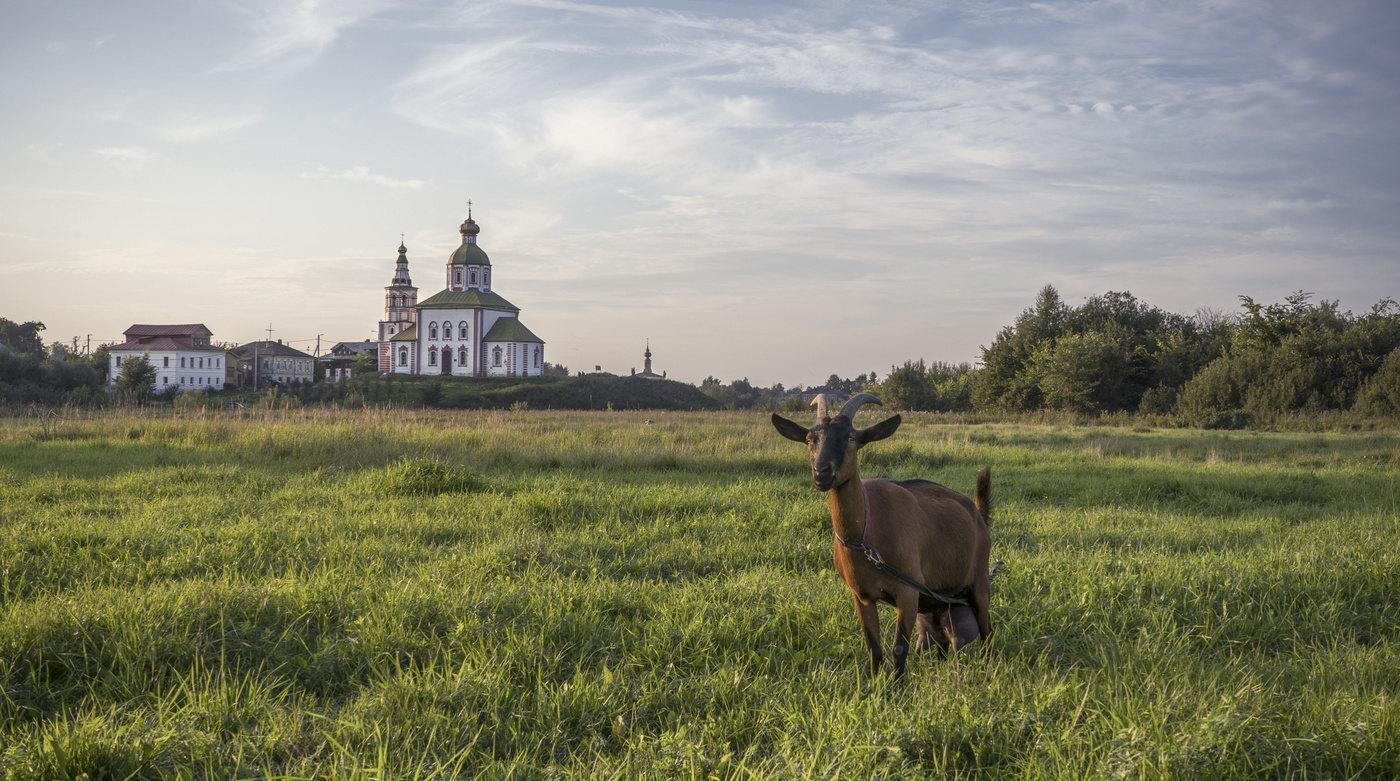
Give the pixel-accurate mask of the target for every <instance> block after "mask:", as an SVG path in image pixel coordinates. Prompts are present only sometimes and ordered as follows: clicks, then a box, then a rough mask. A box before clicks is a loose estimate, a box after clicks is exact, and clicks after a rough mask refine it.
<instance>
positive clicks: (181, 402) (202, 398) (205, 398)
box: [175, 390, 209, 410]
mask: <svg viewBox="0 0 1400 781" xmlns="http://www.w3.org/2000/svg"><path fill="white" fill-rule="evenodd" d="M207 406H209V394H207V393H205V392H204V391H202V390H191V391H185V392H184V393H181V394H180V395H178V396H176V397H175V409H183V410H192V409H204V408H205V407H207Z"/></svg>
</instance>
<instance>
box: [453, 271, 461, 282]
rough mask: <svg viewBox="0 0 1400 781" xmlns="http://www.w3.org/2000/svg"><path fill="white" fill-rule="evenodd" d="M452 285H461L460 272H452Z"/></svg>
mask: <svg viewBox="0 0 1400 781" xmlns="http://www.w3.org/2000/svg"><path fill="white" fill-rule="evenodd" d="M452 284H454V285H460V284H462V272H460V271H454V272H452Z"/></svg>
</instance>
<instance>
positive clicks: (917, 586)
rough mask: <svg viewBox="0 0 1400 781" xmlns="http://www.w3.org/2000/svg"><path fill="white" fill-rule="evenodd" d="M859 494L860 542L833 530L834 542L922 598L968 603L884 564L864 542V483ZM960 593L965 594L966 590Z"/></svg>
mask: <svg viewBox="0 0 1400 781" xmlns="http://www.w3.org/2000/svg"><path fill="white" fill-rule="evenodd" d="M860 492H861V493H862V494H864V495H865V531H864V532H862V533H861V535H860V542H851V541H850V540H848V539H845V538H844V537H842V536H841V535H840V534H839V533H837V532H836V530H835V529H834V528H833V529H832V533H833V534H836V541H837V542H839V543H841V544H842V545H844V546H846V547H847V548H850V549H851V550H853V551H859V552H861V553H864V554H865V557H866V558H867V559H870V563H871V564H874V565H875V568H876V569H878V570H880V571H881V572H883V573H885V574H886V575H889V576H890V577H892V578H894V579H895V580H897V581H899V582H901V583H903V584H904V585H906V586H909V587H910V588H912V589H914V590H915V591H917V592H918V593H919V594H921V595H922V596H925V597H928V598H930V599H936V600H938V601H939V602H942V603H944V604H945V605H966V604H967V603H968V602H967V599H965V598H963V597H961V596H952V597H950V596H947V595H945V594H940V593H938V592H937V591H934V590H932V589H930V588H929V587H928V586H925V585H924V584H922V583H920V582H919V581H917V580H914V579H913V578H911V577H909V576H908V575H906V574H904V573H903V572H900V571H899V569H898V568H896V567H895V566H893V565H891V564H888V563H886V562H885V557H884V556H881V555H880V552H879V551H877V550H875V548H874V547H872V546H870V545H868V544H866V542H865V541H866V540H867V539H869V538H870V492H869V491H867V490H865V483H861V484H860ZM960 593H966V590H964V591H963V592H960Z"/></svg>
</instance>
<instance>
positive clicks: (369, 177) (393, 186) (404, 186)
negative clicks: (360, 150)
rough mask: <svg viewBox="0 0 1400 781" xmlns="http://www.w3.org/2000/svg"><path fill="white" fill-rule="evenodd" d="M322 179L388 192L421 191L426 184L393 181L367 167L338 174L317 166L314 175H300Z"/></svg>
mask: <svg viewBox="0 0 1400 781" xmlns="http://www.w3.org/2000/svg"><path fill="white" fill-rule="evenodd" d="M322 177H326V178H330V179H342V180H344V181H347V182H365V183H367V184H374V185H378V186H380V187H387V188H389V189H390V190H418V189H421V188H422V187H423V185H425V184H428V182H427V181H425V180H422V179H394V178H391V177H388V176H385V175H383V174H376V173H372V172H371V171H370V170H369V167H368V166H363V165H357V166H355V167H354V168H351V169H349V170H346V171H341V172H340V173H331V172H330V169H329V168H326V167H325V166H318V167H317V170H316V172H315V173H303V174H301V178H303V179H316V178H322Z"/></svg>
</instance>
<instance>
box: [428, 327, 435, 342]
mask: <svg viewBox="0 0 1400 781" xmlns="http://www.w3.org/2000/svg"><path fill="white" fill-rule="evenodd" d="M428 338H429V339H436V338H437V323H429V324H428Z"/></svg>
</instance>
